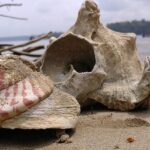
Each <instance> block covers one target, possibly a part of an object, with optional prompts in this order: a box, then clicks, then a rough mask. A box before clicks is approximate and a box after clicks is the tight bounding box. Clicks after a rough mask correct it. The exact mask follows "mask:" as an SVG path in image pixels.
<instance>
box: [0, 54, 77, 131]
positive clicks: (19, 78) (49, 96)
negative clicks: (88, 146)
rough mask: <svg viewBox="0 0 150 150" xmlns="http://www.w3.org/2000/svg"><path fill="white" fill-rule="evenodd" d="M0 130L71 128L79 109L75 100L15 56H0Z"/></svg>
mask: <svg viewBox="0 0 150 150" xmlns="http://www.w3.org/2000/svg"><path fill="white" fill-rule="evenodd" d="M0 91H1V92H0V125H1V128H11V129H15V128H19V129H47V128H59V129H69V128H74V127H75V125H76V123H77V119H78V115H79V112H80V106H79V104H78V102H77V101H76V99H75V98H74V97H73V96H71V95H69V94H67V93H65V92H62V91H60V90H58V89H57V88H54V87H53V83H52V81H51V80H50V79H49V78H48V77H46V76H44V75H42V74H41V73H39V72H37V71H36V69H35V66H34V65H33V64H32V63H30V62H28V61H26V60H21V59H20V58H18V57H16V56H12V57H0Z"/></svg>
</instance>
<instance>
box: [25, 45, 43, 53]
mask: <svg viewBox="0 0 150 150" xmlns="http://www.w3.org/2000/svg"><path fill="white" fill-rule="evenodd" d="M44 48H45V47H44V46H43V45H38V46H35V47H28V48H26V49H24V50H22V51H23V52H27V53H28V52H33V51H37V50H41V49H44Z"/></svg>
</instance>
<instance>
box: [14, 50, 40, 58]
mask: <svg viewBox="0 0 150 150" xmlns="http://www.w3.org/2000/svg"><path fill="white" fill-rule="evenodd" d="M11 52H13V54H15V55H25V56H30V57H40V56H41V54H30V53H27V52H19V51H16V50H11Z"/></svg>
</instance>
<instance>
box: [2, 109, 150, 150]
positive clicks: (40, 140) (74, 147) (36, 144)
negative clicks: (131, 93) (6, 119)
mask: <svg viewBox="0 0 150 150" xmlns="http://www.w3.org/2000/svg"><path fill="white" fill-rule="evenodd" d="M149 113H150V110H138V111H132V112H116V111H108V110H107V109H106V108H103V107H98V108H96V109H94V110H91V109H88V110H86V111H84V112H82V115H81V116H80V118H79V122H78V125H77V127H76V130H75V131H67V132H68V133H69V134H70V135H71V138H70V140H71V143H68V144H65V143H63V144H60V143H57V142H56V141H57V139H56V137H55V130H43V131H35V130H31V131H21V130H14V131H11V130H0V149H1V150H20V149H21V150H34V149H38V150H113V149H120V150H133V149H134V150H149V146H150V143H149V140H150V117H149ZM129 137H132V138H133V139H134V142H132V143H129V142H128V141H127V139H128V138H129Z"/></svg>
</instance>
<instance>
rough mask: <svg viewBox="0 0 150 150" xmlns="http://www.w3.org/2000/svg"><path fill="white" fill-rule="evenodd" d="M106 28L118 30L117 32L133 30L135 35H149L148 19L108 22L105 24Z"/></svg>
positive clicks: (149, 22)
mask: <svg viewBox="0 0 150 150" xmlns="http://www.w3.org/2000/svg"><path fill="white" fill-rule="evenodd" d="M107 27H108V28H110V29H112V30H115V31H118V32H125V33H126V32H134V33H136V34H137V35H142V36H143V37H145V36H150V21H146V20H144V19H143V20H141V21H137V20H134V21H125V22H117V23H110V24H108V25H107Z"/></svg>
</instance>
